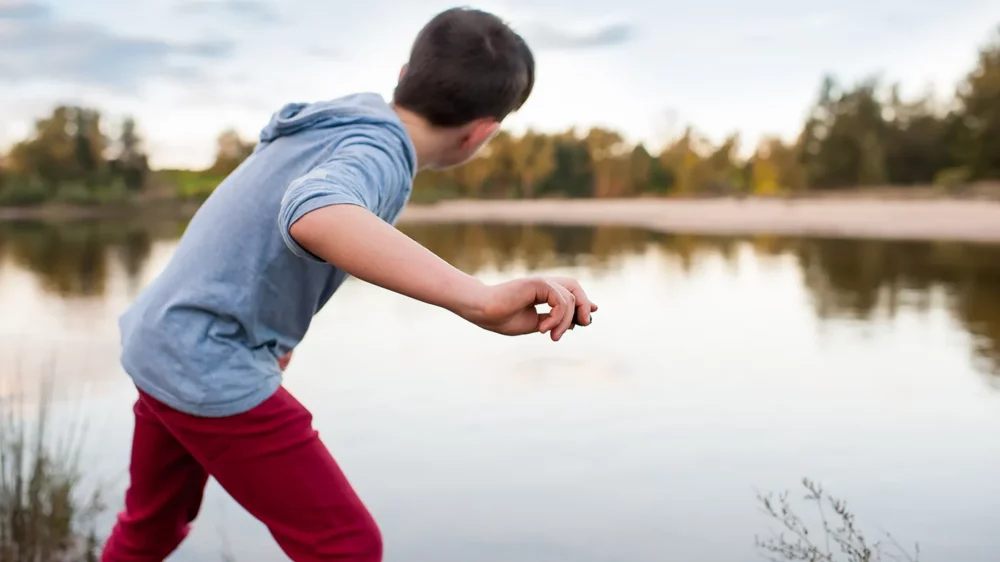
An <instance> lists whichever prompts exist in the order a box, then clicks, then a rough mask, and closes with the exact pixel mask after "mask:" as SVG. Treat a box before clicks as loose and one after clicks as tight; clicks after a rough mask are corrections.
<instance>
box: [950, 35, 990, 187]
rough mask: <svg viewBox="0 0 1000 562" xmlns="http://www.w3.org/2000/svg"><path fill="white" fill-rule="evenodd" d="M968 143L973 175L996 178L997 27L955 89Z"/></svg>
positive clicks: (980, 177) (970, 166)
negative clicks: (973, 66)
mask: <svg viewBox="0 0 1000 562" xmlns="http://www.w3.org/2000/svg"><path fill="white" fill-rule="evenodd" d="M958 98H959V100H960V102H961V104H962V114H963V117H964V122H965V125H966V126H967V127H968V131H969V136H970V139H969V140H970V141H971V142H970V143H969V147H968V154H967V165H968V167H969V169H970V172H971V173H972V176H973V177H975V178H979V179H983V178H1000V28H998V30H997V33H996V34H995V37H994V38H993V40H992V42H991V43H990V44H989V45H987V46H986V47H984V48H983V49H982V50H981V51H980V52H979V61H978V63H977V65H976V68H975V69H974V70H973V71H972V72H970V73H969V75H968V76H967V77H966V78H965V81H964V82H963V83H962V84H961V86H960V87H959V91H958Z"/></svg>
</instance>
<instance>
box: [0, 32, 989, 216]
mask: <svg viewBox="0 0 1000 562" xmlns="http://www.w3.org/2000/svg"><path fill="white" fill-rule="evenodd" d="M105 125H106V124H105V122H104V120H102V116H101V114H100V112H99V111H97V110H95V109H91V108H84V107H57V108H55V109H54V110H53V112H52V114H51V115H50V116H48V117H46V118H44V119H41V120H39V121H37V122H36V123H35V127H34V131H33V132H32V133H31V135H30V136H29V137H28V138H27V139H25V140H23V141H22V142H19V143H17V144H16V145H14V146H13V147H12V148H11V149H10V151H9V153H7V154H6V155H2V156H0V205H2V204H6V205H30V204H39V203H45V202H48V201H53V200H54V201H63V202H70V203H92V204H93V203H98V204H99V203H102V202H113V201H118V200H124V199H128V198H131V197H135V196H136V195H138V194H141V193H143V192H145V191H156V192H158V193H164V192H166V193H170V194H172V195H175V196H177V197H182V198H203V197H205V196H207V195H208V194H209V193H211V191H212V190H213V189H214V188H215V186H216V185H218V183H219V181H221V179H222V178H223V177H225V175H226V174H228V173H229V172H231V171H232V170H233V169H235V168H236V167H237V166H238V165H239V164H240V162H242V161H243V159H244V158H246V156H247V155H249V154H250V153H251V152H252V151H253V149H254V146H255V144H254V142H252V141H247V140H244V139H241V138H240V137H239V135H238V134H236V133H235V132H234V131H226V132H224V133H222V134H221V135H220V137H219V140H218V148H217V153H216V157H215V162H214V164H213V165H212V166H211V167H209V168H208V169H206V170H160V171H151V170H150V169H149V165H148V158H147V155H146V154H145V152H144V149H143V143H142V139H141V138H140V136H139V134H138V132H137V131H138V127H137V125H136V123H135V121H134V120H132V119H130V118H128V119H125V120H124V122H122V123H115V124H113V125H114V129H115V131H114V133H113V134H109V132H108V130H107V129H106V127H105ZM739 143H740V139H739V137H738V136H735V135H734V136H732V137H730V138H728V139H726V140H725V141H724V142H722V143H721V144H713V143H711V142H709V141H707V140H706V139H705V138H704V136H702V135H701V134H699V133H698V131H697V130H696V129H695V128H688V129H687V130H686V131H685V132H684V134H683V135H682V136H680V137H679V138H677V139H675V140H673V141H672V142H671V143H669V144H668V146H666V147H665V148H664V149H663V150H662V151H661V152H659V153H651V152H650V151H649V150H648V149H647V148H646V147H645V146H643V145H642V144H639V145H637V146H631V145H629V144H628V143H626V142H625V141H624V140H623V138H622V136H621V135H620V134H618V133H617V132H615V131H612V130H608V129H603V128H594V129H590V130H588V131H585V132H578V131H576V130H569V131H565V132H562V133H559V134H544V133H538V132H534V131H528V132H527V133H525V134H524V135H520V136H516V135H513V134H510V133H508V132H501V134H500V135H498V136H497V138H496V139H495V140H494V141H493V142H492V143H491V144H490V145H489V146H488V147H487V148H486V149H484V150H483V152H482V154H481V155H480V156H479V157H477V158H476V159H474V160H473V161H472V162H470V163H468V164H466V165H465V166H462V167H459V168H455V169H451V170H446V171H436V172H431V171H429V172H424V173H421V174H420V175H419V176H418V178H417V181H416V185H415V186H414V193H415V197H416V198H422V199H424V200H428V199H440V198H449V197H466V198H533V197H578V198H579V197H629V196H637V195H646V194H660V195H680V196H686V195H712V194H752V195H779V194H786V193H796V192H804V191H807V190H835V189H856V188H863V187H866V186H883V185H898V186H908V185H932V184H933V185H937V186H940V187H942V188H945V189H951V188H958V187H961V186H964V185H968V184H970V183H972V182H976V181H982V180H1000V29H998V30H997V33H994V34H993V37H992V39H991V40H990V41H989V42H988V43H987V44H986V45H984V46H983V47H982V48H981V50H980V52H979V57H978V61H977V63H976V65H975V67H974V68H972V69H971V70H970V71H969V72H968V74H967V75H966V76H965V77H964V79H963V80H962V81H961V82H960V83H959V84H958V85H957V86H956V88H955V92H954V95H953V96H951V97H950V98H949V99H946V100H941V99H935V98H934V97H932V96H930V95H928V96H925V97H921V98H918V99H903V97H902V96H901V95H900V88H899V86H898V85H895V84H886V83H884V82H882V81H881V80H878V79H867V80H864V81H861V82H860V83H856V84H853V85H845V84H842V83H840V82H838V81H837V80H836V79H835V78H833V77H827V78H826V79H824V80H823V82H822V84H821V86H820V88H819V93H818V95H817V98H816V100H815V103H814V104H813V106H812V109H811V111H810V113H809V115H808V118H807V119H806V121H805V123H804V124H803V126H802V131H801V133H800V134H799V136H798V138H797V139H795V141H794V142H790V143H789V142H785V141H783V140H782V139H779V138H767V139H764V140H763V141H762V142H761V143H760V144H759V146H757V147H756V148H755V150H754V151H753V153H752V154H751V155H750V156H749V157H747V158H741V157H740V153H741V152H742V151H740V150H739V148H740V144H739Z"/></svg>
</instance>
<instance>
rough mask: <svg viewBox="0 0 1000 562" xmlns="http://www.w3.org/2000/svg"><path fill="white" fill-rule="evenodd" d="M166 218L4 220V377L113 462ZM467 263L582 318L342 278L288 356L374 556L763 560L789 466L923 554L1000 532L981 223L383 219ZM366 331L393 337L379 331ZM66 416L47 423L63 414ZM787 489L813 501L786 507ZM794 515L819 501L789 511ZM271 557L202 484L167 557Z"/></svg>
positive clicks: (176, 231)
mask: <svg viewBox="0 0 1000 562" xmlns="http://www.w3.org/2000/svg"><path fill="white" fill-rule="evenodd" d="M183 228H184V223H172V222H160V223H155V224H141V223H139V222H134V223H129V222H121V221H119V222H78V223H65V224H58V225H56V224H42V223H25V222H22V223H0V311H2V315H0V334H2V336H3V337H2V340H0V341H2V344H0V345H2V347H0V366H2V370H0V377H2V378H3V382H4V384H5V386H6V387H7V388H8V389H10V388H12V387H13V385H24V388H27V389H28V390H29V391H30V389H31V385H30V384H27V383H30V382H32V381H34V380H35V379H37V378H39V377H40V376H41V375H42V374H45V373H50V372H51V373H54V374H55V375H56V376H57V377H58V388H57V393H56V396H55V407H54V416H55V419H54V421H55V423H56V427H57V428H58V427H68V426H67V425H66V424H69V423H71V421H72V420H80V419H83V420H85V421H86V423H87V424H88V432H87V434H86V443H87V445H86V448H85V451H84V457H83V468H84V470H85V473H86V477H87V481H88V482H90V483H91V484H100V485H102V486H104V489H105V491H106V493H105V499H106V501H107V502H108V504H109V505H110V507H111V509H110V510H109V511H108V512H107V513H106V514H105V520H104V521H102V524H103V525H105V527H104V530H105V531H107V529H109V527H110V524H111V521H112V519H113V516H114V512H115V511H116V510H117V509H118V508H119V506H120V504H121V498H122V493H123V492H124V489H125V486H126V484H127V478H126V465H127V459H128V452H129V444H130V443H129V440H130V435H131V427H132V417H131V405H132V401H133V400H134V398H135V391H134V388H133V387H131V386H130V383H129V380H128V379H127V377H126V376H125V374H124V373H123V372H122V371H121V368H120V367H119V365H118V362H117V357H118V355H117V354H118V344H117V341H118V340H117V337H118V334H117V326H116V321H117V317H118V315H119V314H120V313H121V312H122V311H123V310H124V309H125V307H127V306H128V304H129V302H130V300H131V299H132V298H133V297H134V296H135V295H136V293H137V292H138V291H140V290H141V289H142V287H143V286H144V285H145V284H146V283H148V282H149V281H150V280H151V279H152V278H153V277H154V276H156V275H157V273H158V272H159V271H160V270H161V268H162V267H163V266H164V265H165V263H166V262H167V260H168V259H169V258H170V255H171V252H172V250H173V248H174V246H175V244H176V239H177V237H178V236H179V235H180V233H181V232H182V231H183ZM403 229H404V230H405V231H407V232H408V233H409V234H410V235H412V236H414V237H415V238H416V239H417V240H419V241H421V242H423V243H424V244H425V245H427V246H428V247H430V248H431V249H432V250H434V251H435V252H437V253H438V254H439V255H441V256H442V257H444V258H445V259H447V260H449V261H450V262H452V263H453V264H455V265H456V266H458V267H460V268H462V269H464V270H466V271H469V272H475V273H477V274H479V275H481V276H482V277H484V278H485V279H487V280H502V279H507V278H509V277H511V276H515V275H521V274H524V273H528V272H534V273H558V274H566V275H573V276H577V277H579V278H580V279H581V280H582V281H583V284H584V286H585V287H586V288H587V289H588V291H589V293H590V294H591V296H592V297H593V298H594V299H595V300H596V301H597V302H598V303H600V305H601V310H600V312H599V313H598V314H597V315H595V322H594V325H593V326H592V327H590V328H587V329H578V330H575V331H574V332H572V333H570V334H569V336H568V337H567V338H565V339H564V341H562V342H560V343H558V344H554V343H552V342H551V341H549V340H548V339H547V338H545V337H542V336H538V337H525V338H514V339H510V338H503V337H501V336H496V335H493V334H490V333H486V332H482V331H480V330H478V329H477V328H475V327H472V326H470V325H467V324H465V323H463V322H462V321H460V320H458V319H457V318H455V317H453V316H451V315H450V314H448V313H446V312H443V311H440V310H437V309H433V308H430V307H428V306H425V305H422V304H420V303H417V302H413V301H410V300H407V299H405V298H403V297H400V296H398V295H394V294H391V293H389V292H386V291H383V290H381V289H378V288H374V287H372V286H369V285H366V284H364V283H362V282H358V281H354V280H351V281H348V282H347V283H346V284H345V286H344V287H343V288H342V290H341V291H340V292H339V293H338V294H337V295H336V296H335V297H334V298H333V300H332V301H331V302H330V304H329V305H328V306H327V307H326V308H325V309H324V310H323V311H322V312H321V313H320V315H319V316H318V317H317V318H316V320H315V323H314V326H313V328H312V330H311V331H310V333H309V335H308V337H307V338H306V340H305V341H304V342H303V344H302V345H301V347H300V348H299V349H298V351H297V353H296V356H295V359H294V360H293V362H292V364H291V367H290V368H289V370H288V372H287V375H286V378H285V380H286V386H287V387H288V388H289V389H290V390H291V391H292V393H294V394H295V395H296V396H297V397H298V398H299V399H300V400H301V401H302V402H304V403H305V404H306V405H307V406H308V407H310V408H311V409H312V410H313V412H314V414H315V423H316V425H317V427H318V429H319V430H320V432H321V434H322V435H323V437H324V439H325V441H326V443H327V444H328V446H329V447H330V449H331V450H332V452H333V454H334V456H335V457H336V458H337V459H338V461H339V462H340V463H341V465H342V467H343V468H344V470H345V472H346V473H347V475H348V477H349V478H350V479H351V480H352V481H353V483H354V484H355V486H356V488H357V489H358V491H359V493H360V494H361V496H362V498H363V499H364V500H365V501H366V503H367V504H368V506H369V507H370V509H371V511H372V512H373V513H374V515H375V516H376V519H377V520H378V521H379V522H380V525H381V527H382V530H383V533H384V535H385V541H386V560H387V561H389V562H393V561H397V562H409V561H414V560H436V561H439V562H470V561H477V562H567V561H569V562H611V561H629V562H653V561H657V562H661V561H667V560H682V561H689V562H690V561H705V562H709V561H711V562H719V561H746V560H756V559H759V558H758V554H757V553H756V552H755V549H754V540H755V536H762V537H764V536H767V535H768V533H769V530H770V529H774V528H775V526H774V524H773V523H772V522H771V521H769V520H768V519H767V518H765V517H764V516H763V515H762V514H761V512H760V510H759V503H758V501H757V493H758V492H769V491H775V492H780V491H782V490H786V489H791V490H792V498H793V499H796V498H799V497H801V493H800V492H801V488H800V487H799V481H800V480H801V479H802V478H803V477H809V478H811V479H814V480H817V481H819V482H821V483H822V484H823V485H824V486H825V487H826V488H827V489H828V490H829V491H830V492H832V493H833V494H835V495H837V496H838V497H841V498H843V499H845V500H846V501H847V502H848V505H849V506H850V508H851V510H852V511H853V512H855V513H856V515H857V517H858V525H859V527H861V528H862V529H864V530H865V531H866V533H868V534H871V535H872V538H876V539H877V538H879V537H878V533H879V531H880V530H886V531H890V532H891V533H892V534H893V536H895V537H896V538H897V539H898V540H899V541H900V542H903V543H906V544H912V543H913V542H919V543H920V547H921V560H925V561H934V560H939V561H948V562H951V561H963V562H980V561H982V562H986V561H988V560H989V561H993V560H996V552H997V551H998V550H1000V533H998V532H997V529H998V528H1000V479H998V477H997V467H1000V439H998V436H1000V246H997V245H992V246H991V245H967V244H958V243H930V242H905V243H902V242H886V241H865V240H832V239H829V240H819V239H792V238H775V237H767V236H759V237H750V238H711V237H691V236H671V235H665V234H656V233H650V232H645V231H641V230H633V229H628V228H613V227H600V228H556V227H551V228H550V227H542V226H521V225H479V224H469V225H461V224H442V225H429V224H420V225H411V226H405V225H404V227H403ZM380 342H391V343H390V344H388V345H385V344H382V345H380ZM60 424H62V425H60ZM802 509H803V511H804V512H805V511H806V510H809V509H810V508H809V506H807V505H802ZM809 513H811V512H809ZM227 552H228V553H230V554H231V555H232V556H233V559H235V560H239V561H240V562H247V561H264V560H268V561H270V560H281V559H284V558H283V556H282V554H281V553H280V551H279V550H278V548H277V547H276V546H275V544H274V543H273V541H272V539H271V537H270V536H269V535H268V533H267V532H266V529H265V528H264V527H263V526H261V525H260V524H259V523H257V522H256V521H254V520H253V519H252V518H251V517H250V516H248V515H247V514H246V513H245V512H243V511H242V509H241V508H240V507H239V506H238V505H237V504H235V503H234V502H232V501H231V500H229V499H228V497H227V496H226V495H225V494H224V493H223V492H222V491H221V490H220V489H219V487H218V486H217V485H215V484H214V483H212V484H210V489H209V493H208V494H207V496H206V500H205V503H204V506H203V510H202V513H201V516H200V517H199V519H198V521H197V523H196V526H195V530H194V531H193V533H192V534H191V536H190V537H189V539H188V540H187V541H186V542H185V543H184V545H183V546H182V548H181V549H180V550H179V551H178V552H177V553H176V554H175V555H174V556H173V557H172V558H171V560H174V561H178V562H180V561H192V562H200V561H217V560H222V559H223V555H224V553H227Z"/></svg>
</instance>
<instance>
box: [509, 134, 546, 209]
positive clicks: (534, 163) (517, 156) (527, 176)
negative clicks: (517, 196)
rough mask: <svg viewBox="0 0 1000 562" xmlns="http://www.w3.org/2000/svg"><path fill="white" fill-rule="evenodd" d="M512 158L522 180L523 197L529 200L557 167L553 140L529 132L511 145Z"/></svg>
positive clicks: (514, 167) (515, 169)
mask: <svg viewBox="0 0 1000 562" xmlns="http://www.w3.org/2000/svg"><path fill="white" fill-rule="evenodd" d="M511 157H512V160H513V169H514V171H515V173H516V174H517V175H518V177H519V179H520V190H521V195H522V196H523V197H527V198H529V199H530V198H532V197H534V194H535V185H536V183H537V182H539V181H544V180H545V179H546V178H547V177H548V176H549V174H551V173H552V171H553V170H555V167H556V160H555V149H554V145H553V143H552V139H551V138H550V137H548V136H547V135H541V134H538V133H535V132H533V131H530V130H529V131H528V132H527V133H525V135H524V136H523V137H521V138H520V139H519V140H517V141H515V142H513V143H511Z"/></svg>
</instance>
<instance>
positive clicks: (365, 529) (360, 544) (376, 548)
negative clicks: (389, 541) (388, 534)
mask: <svg viewBox="0 0 1000 562" xmlns="http://www.w3.org/2000/svg"><path fill="white" fill-rule="evenodd" d="M356 549H357V552H358V555H357V562H382V551H383V545H382V531H381V530H380V529H379V528H378V525H377V524H376V523H375V521H373V520H371V519H369V520H368V521H367V522H366V523H365V524H364V525H361V527H360V528H359V529H358V534H357V538H356Z"/></svg>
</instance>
